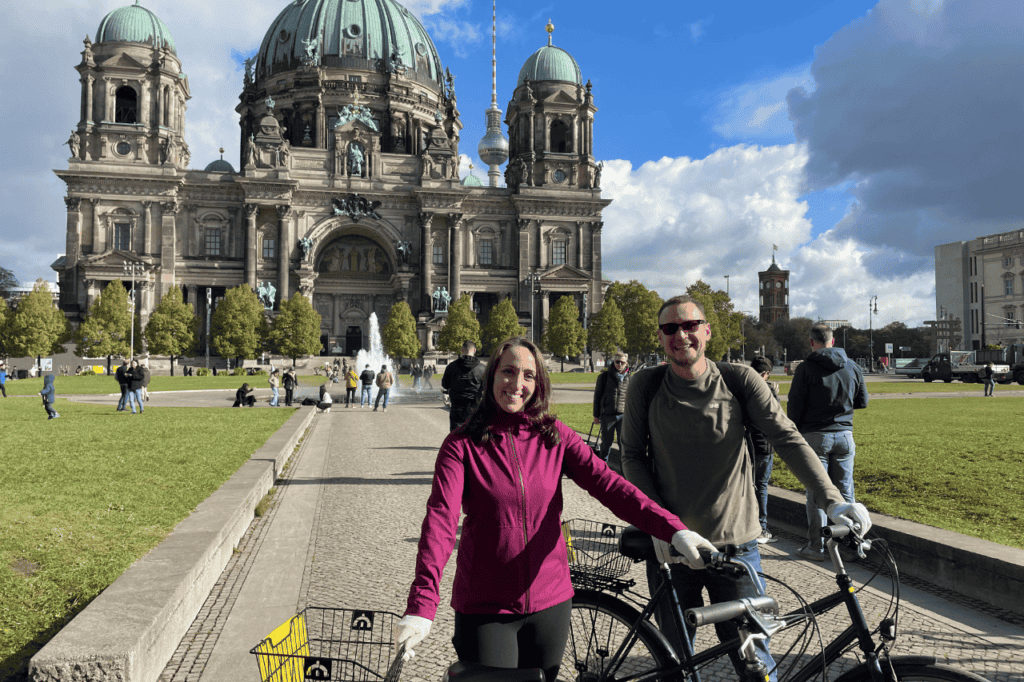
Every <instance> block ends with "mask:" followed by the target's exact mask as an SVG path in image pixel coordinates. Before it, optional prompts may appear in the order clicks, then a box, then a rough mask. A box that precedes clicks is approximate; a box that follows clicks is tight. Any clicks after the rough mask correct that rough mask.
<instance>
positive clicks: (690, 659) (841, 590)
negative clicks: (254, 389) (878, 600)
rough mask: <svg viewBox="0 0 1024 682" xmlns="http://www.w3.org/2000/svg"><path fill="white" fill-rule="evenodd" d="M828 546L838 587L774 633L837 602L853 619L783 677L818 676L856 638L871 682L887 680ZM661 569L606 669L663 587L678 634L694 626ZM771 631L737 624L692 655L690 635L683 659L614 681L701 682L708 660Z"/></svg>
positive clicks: (791, 681) (800, 681) (802, 681)
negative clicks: (735, 631)
mask: <svg viewBox="0 0 1024 682" xmlns="http://www.w3.org/2000/svg"><path fill="white" fill-rule="evenodd" d="M828 545H829V553H830V555H832V558H833V561H834V563H835V566H836V567H837V573H836V584H837V586H838V591H837V592H835V593H832V594H829V595H826V596H824V597H822V598H820V599H817V600H815V601H814V602H812V603H810V604H808V605H807V608H806V609H800V610H797V611H792V612H790V613H788V614H786V615H785V616H781V617H779V618H777V621H779V622H780V623H782V624H780V625H779V627H776V628H773V629H772V632H774V631H778V630H782V629H786V628H789V627H792V626H794V625H797V624H798V623H799V622H802V621H804V620H806V619H807V618H808V617H809V616H810V615H811V614H813V615H814V616H818V615H821V614H823V613H826V612H828V611H831V610H832V609H834V608H836V607H837V606H839V605H840V604H845V605H846V609H847V612H848V613H849V616H850V619H851V621H852V622H851V624H850V626H849V627H847V628H846V629H845V630H843V631H842V632H841V633H839V634H838V635H836V636H835V638H833V639H832V640H831V641H830V642H829V643H828V644H827V645H826V646H825V649H824V651H823V653H822V655H821V656H815V657H814V660H812V661H811V662H810V663H807V664H806V665H804V666H802V667H800V668H799V669H798V670H796V671H794V672H793V674H792V675H791V676H789V677H787V678H786V682H808V680H810V679H812V678H813V677H815V676H817V675H818V674H819V673H820V672H821V670H822V669H823V668H825V667H828V666H829V665H831V664H832V663H833V662H834V661H835V660H836V659H838V658H839V657H840V656H841V655H842V653H843V652H844V651H845V650H846V649H847V648H848V647H849V645H850V644H852V643H854V642H855V641H856V642H858V643H859V648H860V650H861V652H862V653H863V654H864V656H865V659H866V665H867V667H868V670H869V671H870V674H871V677H872V679H873V680H875V682H885V681H886V680H887V679H888V678H887V677H886V675H885V673H883V671H882V667H881V663H880V660H879V653H878V652H879V649H880V647H879V646H878V645H877V644H876V643H875V641H874V639H873V638H872V636H871V628H870V627H869V626H868V623H867V620H866V619H865V617H864V612H863V611H862V610H861V607H860V601H859V600H858V599H857V594H856V591H855V590H854V589H853V580H852V579H851V578H850V576H849V575H848V574H847V573H846V571H845V569H844V567H843V563H842V560H841V559H840V557H839V552H838V548H837V545H836V542H835V540H829V542H828ZM740 563H742V562H740ZM744 565H745V564H744ZM747 568H748V570H749V567H747ZM661 571H662V578H663V579H662V585H661V587H660V588H659V589H658V590H657V592H656V593H655V594H654V596H653V597H652V598H651V599H650V600H649V601H648V603H647V604H646V605H645V606H644V608H643V610H642V611H641V614H640V618H639V619H638V621H637V622H636V623H634V624H633V626H632V627H631V628H630V630H629V633H628V634H627V636H626V637H625V638H624V640H623V642H622V643H621V644H620V645H619V648H618V650H617V651H616V652H615V654H614V656H613V657H612V658H611V662H610V663H609V665H608V666H607V667H606V669H605V670H606V672H611V671H615V670H616V669H617V665H616V663H615V662H616V661H619V660H622V657H623V656H624V655H625V654H626V653H627V652H628V651H629V650H630V649H631V647H632V646H633V644H634V642H635V641H636V638H637V631H638V628H639V626H640V623H642V622H643V621H645V620H649V619H650V617H651V615H652V614H653V612H654V608H655V604H657V603H658V601H659V600H661V599H662V598H664V596H665V592H666V591H668V595H669V599H670V601H671V604H672V613H673V618H674V620H675V624H676V627H677V628H679V631H680V632H688V631H690V630H691V629H692V628H690V627H688V626H686V623H685V619H684V617H683V607H682V605H681V604H680V601H679V594H678V592H677V591H676V589H675V585H673V583H672V580H671V568H670V566H669V564H662V565H661ZM769 634H771V633H767V634H766V633H765V632H763V631H762V632H751V631H750V629H749V628H744V627H741V628H740V636H739V637H737V638H735V639H732V640H730V641H727V642H721V643H719V644H717V645H715V646H713V647H711V648H709V649H705V650H704V651H701V652H700V653H695V652H694V651H693V646H692V644H691V643H690V639H689V637H684V638H683V648H684V650H683V652H681V653H682V658H683V660H682V661H679V659H678V656H677V657H676V662H677V665H675V666H673V667H672V668H670V669H667V670H652V671H649V672H648V673H641V674H640V675H637V676H633V677H622V678H616V679H617V681H618V682H653V681H654V680H661V679H669V680H689V681H690V682H701V677H700V672H699V669H700V668H701V667H702V666H704V665H705V664H706V663H710V662H711V661H714V660H717V659H719V658H721V657H722V656H725V655H727V654H729V653H730V652H733V651H738V652H742V651H743V650H744V648H746V647H745V645H746V644H748V642H749V641H750V639H751V638H758V637H767V636H768V635H769ZM748 655H749V656H750V657H752V658H753V659H754V660H748V659H747V658H746V657H743V658H744V660H746V662H747V663H748V665H750V670H751V672H752V673H753V674H756V675H757V676H756V677H753V679H759V680H764V679H766V677H765V676H763V675H760V674H757V673H754V671H755V670H756V667H757V665H756V664H758V663H760V661H759V660H757V659H756V656H755V655H754V654H753V653H752V652H751V653H749V654H748ZM597 682H604V678H601V679H599V680H598V681H597Z"/></svg>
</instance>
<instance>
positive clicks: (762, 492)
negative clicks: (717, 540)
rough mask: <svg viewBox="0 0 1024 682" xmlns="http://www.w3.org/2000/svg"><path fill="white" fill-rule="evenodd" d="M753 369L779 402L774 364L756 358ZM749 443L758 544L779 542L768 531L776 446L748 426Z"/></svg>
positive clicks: (753, 361)
mask: <svg viewBox="0 0 1024 682" xmlns="http://www.w3.org/2000/svg"><path fill="white" fill-rule="evenodd" d="M750 367H751V369H753V370H754V371H755V372H757V373H758V374H760V375H761V378H762V379H764V380H765V381H766V382H768V390H770V391H771V392H772V397H773V398H775V402H777V403H778V402H780V401H779V384H778V382H776V381H768V377H769V376H770V375H771V373H772V362H771V360H769V359H768V358H762V357H756V358H754V359H753V360H752V361H751V363H750ZM747 435H748V436H749V437H750V440H749V443H750V445H751V447H752V449H753V453H751V454H752V455H753V457H754V494H755V495H756V496H757V517H758V520H759V521H760V522H761V534H760V535H759V536H757V542H758V544H760V545H763V544H765V543H768V542H778V541H779V539H778V538H777V537H775V536H773V535H772V532H771V531H770V530H768V484H769V483H770V482H771V480H772V467H773V465H774V463H775V446H773V445H772V444H771V443H770V442H769V441H768V438H767V437H766V436H765V435H764V434H763V433H761V431H759V430H758V429H757V428H756V427H754V426H751V425H749V424H748V425H747Z"/></svg>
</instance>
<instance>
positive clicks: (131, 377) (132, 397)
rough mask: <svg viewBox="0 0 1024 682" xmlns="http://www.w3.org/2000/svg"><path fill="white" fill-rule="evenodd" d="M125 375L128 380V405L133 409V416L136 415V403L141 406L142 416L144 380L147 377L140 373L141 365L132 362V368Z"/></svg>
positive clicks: (140, 412) (134, 361)
mask: <svg viewBox="0 0 1024 682" xmlns="http://www.w3.org/2000/svg"><path fill="white" fill-rule="evenodd" d="M124 375H125V378H126V379H128V404H129V405H130V406H131V408H132V414H135V404H136V403H138V404H139V414H142V412H143V408H142V380H143V378H144V377H145V375H144V374H143V373H142V372H141V371H140V369H139V363H138V362H137V361H136V360H132V364H131V367H129V368H128V371H127V372H125V373H124Z"/></svg>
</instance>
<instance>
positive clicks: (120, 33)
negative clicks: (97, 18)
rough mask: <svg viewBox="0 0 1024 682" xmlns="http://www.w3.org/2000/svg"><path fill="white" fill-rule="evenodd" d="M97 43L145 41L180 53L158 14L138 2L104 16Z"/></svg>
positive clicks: (174, 52)
mask: <svg viewBox="0 0 1024 682" xmlns="http://www.w3.org/2000/svg"><path fill="white" fill-rule="evenodd" d="M96 42H97V43H144V44H146V45H152V46H153V47H155V48H157V49H160V48H164V47H166V48H167V49H169V50H170V51H171V52H172V53H173V54H175V55H176V54H178V51H177V48H175V46H174V38H173V37H171V32H170V31H169V30H167V26H166V25H164V22H162V21H160V18H159V17H157V15H155V14H153V13H152V12H150V11H149V10H148V9H146V8H145V7H142V6H141V5H139V4H138V0H136V3H135V4H134V5H128V6H127V7H122V8H120V9H115V10H114V11H113V12H111V13H110V14H108V15H107V16H105V17H103V21H101V22H100V27H99V29H97V30H96Z"/></svg>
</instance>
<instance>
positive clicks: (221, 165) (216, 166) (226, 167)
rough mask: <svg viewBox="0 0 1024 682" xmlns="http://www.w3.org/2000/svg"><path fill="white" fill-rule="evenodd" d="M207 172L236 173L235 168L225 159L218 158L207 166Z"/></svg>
mask: <svg viewBox="0 0 1024 682" xmlns="http://www.w3.org/2000/svg"><path fill="white" fill-rule="evenodd" d="M206 172H207V173H234V172H235V169H234V168H232V167H231V164H230V163H228V162H227V161H225V160H224V159H217V160H216V161H212V162H210V164H209V165H207V166H206Z"/></svg>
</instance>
